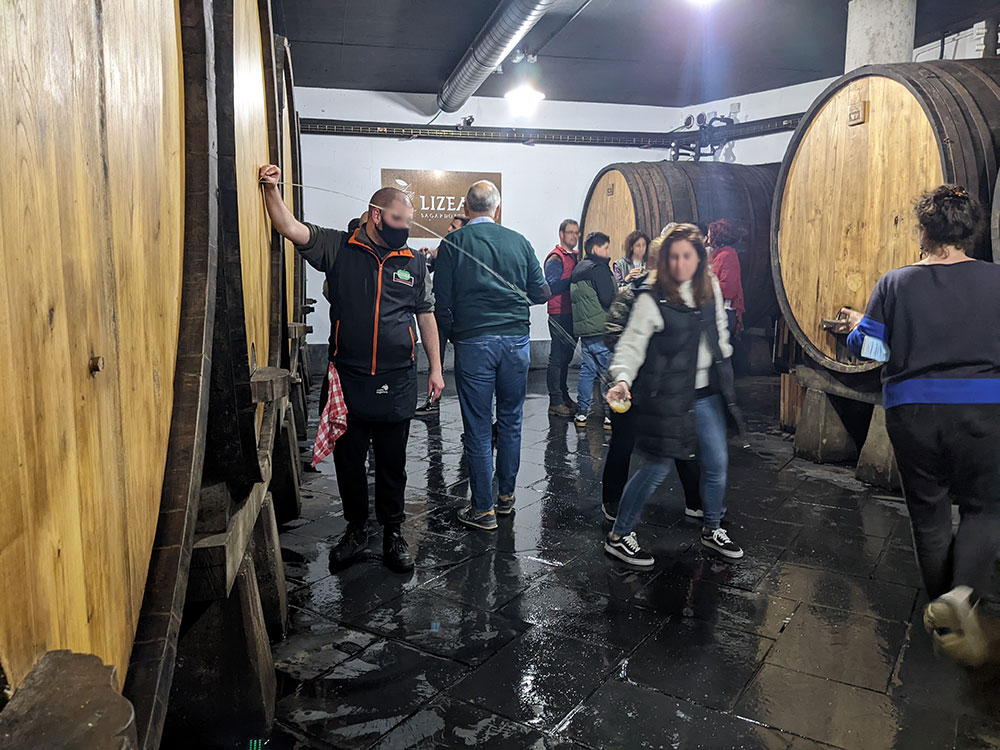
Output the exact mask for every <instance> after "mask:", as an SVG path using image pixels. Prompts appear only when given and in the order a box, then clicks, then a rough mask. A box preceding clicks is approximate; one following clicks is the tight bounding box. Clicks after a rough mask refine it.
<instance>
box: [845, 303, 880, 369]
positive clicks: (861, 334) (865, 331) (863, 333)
mask: <svg viewBox="0 0 1000 750" xmlns="http://www.w3.org/2000/svg"><path fill="white" fill-rule="evenodd" d="M868 336H870V337H871V338H874V339H878V341H879V343H880V344H881V346H878V345H874V344H870V345H869V350H870V351H872V350H874V351H878V352H883V351H884V352H888V351H889V347H888V346H886V343H885V342H886V341H887V340H888V338H889V332H888V329H887V328H886V327H885V323H879V322H878V321H877V320H872V319H871V318H869V317H868V316H867V315H865V316H864V317H862V318H861V322H860V323H858V327H857V328H855V329H854V330H853V331H851V333H850V334H849V335H848V337H847V348H848V349H850V350H851V351H852V352H854V356H855V357H862V356H864V355H863V354H862V350H863V349H864V347H865V338H866V337H868ZM872 347H874V349H872ZM886 359H888V356H886ZM878 361H880V362H884V361H886V360H885V359H879V360H878Z"/></svg>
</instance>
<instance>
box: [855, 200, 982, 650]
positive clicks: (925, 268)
mask: <svg viewBox="0 0 1000 750" xmlns="http://www.w3.org/2000/svg"><path fill="white" fill-rule="evenodd" d="M916 215H917V224H918V226H919V231H920V254H921V255H922V256H923V258H922V260H920V261H919V262H917V263H914V264H913V265H911V266H905V267H904V268H897V269H895V270H893V271H889V272H888V273H887V274H885V275H884V276H883V277H882V278H881V279H879V281H878V283H877V284H876V285H875V291H873V292H872V295H871V299H870V300H869V302H868V308H867V309H866V311H865V314H864V315H861V314H860V313H858V312H856V311H854V310H849V309H847V308H845V309H844V310H842V311H841V314H842V316H843V317H846V318H847V319H848V321H849V324H850V328H851V333H850V335H849V336H848V339H847V344H848V346H849V347H850V349H851V350H852V351H853V352H854V353H855V354H856V355H857V356H859V357H864V358H866V359H871V360H875V361H878V362H884V363H885V366H884V367H883V368H882V389H883V391H882V403H883V406H884V407H885V410H886V412H885V419H886V427H887V428H888V432H889V439H890V441H891V442H892V447H893V451H894V452H895V454H896V463H897V464H898V466H899V475H900V480H901V482H902V485H903V495H904V497H905V499H906V506H907V508H908V509H909V512H910V524H911V527H912V531H913V545H914V548H915V549H916V554H917V562H918V563H919V565H920V572H921V574H922V576H923V579H924V586H926V588H927V593H928V595H929V596H930V597H931V598H932V600H933V601H931V603H930V604H928V605H927V607H926V608H925V610H924V625H925V627H926V628H927V630H928V632H929V633H931V636H932V638H933V639H934V641H935V643H936V644H937V645H938V647H939V648H940V649H941V650H943V651H944V652H945V653H947V654H948V655H949V656H951V657H952V658H954V659H956V660H957V661H960V662H963V663H965V664H968V665H973V666H975V665H979V664H983V663H984V662H986V661H988V660H1000V334H998V331H1000V328H998V325H997V324H998V321H1000V266H997V265H995V264H993V263H988V262H985V261H980V260H975V259H974V258H970V257H969V255H968V253H969V251H971V250H972V249H973V248H974V247H975V246H976V244H977V242H978V240H979V238H980V236H981V235H982V232H983V228H984V225H985V219H986V216H985V212H984V211H983V208H982V206H981V205H980V204H979V202H978V201H977V200H976V199H975V198H973V197H972V196H971V195H969V192H968V191H967V190H966V189H965V188H963V187H958V186H955V185H942V186H941V187H939V188H937V189H935V190H932V191H930V192H928V193H926V194H925V195H924V196H923V197H922V198H921V199H920V201H919V203H918V204H917V207H916ZM952 502H955V503H957V504H958V508H959V514H960V517H961V521H960V522H959V525H958V530H957V533H955V532H953V529H952V509H951V506H952Z"/></svg>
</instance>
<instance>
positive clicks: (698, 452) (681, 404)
mask: <svg viewBox="0 0 1000 750" xmlns="http://www.w3.org/2000/svg"><path fill="white" fill-rule="evenodd" d="M731 355H732V347H731V346H730V345H729V331H728V324H727V320H726V314H725V309H724V307H723V302H722V292H721V290H720V289H719V283H718V281H717V280H716V279H715V277H714V276H713V275H712V273H711V271H710V270H709V267H708V253H707V251H706V249H705V241H704V239H703V238H702V236H701V232H700V231H698V228H697V227H696V226H694V225H691V224H679V225H678V226H676V227H674V228H673V229H672V230H671V231H670V232H669V233H668V234H667V235H666V237H665V238H664V240H663V246H662V247H661V249H660V253H659V258H658V259H657V264H656V281H655V283H654V284H653V286H652V287H651V289H649V290H648V291H644V292H643V293H640V294H639V295H638V297H637V298H636V301H635V305H634V307H633V308H632V314H631V316H630V317H629V321H628V326H627V327H626V328H625V331H624V332H623V333H622V336H621V339H620V340H619V341H618V346H617V347H616V348H615V355H614V359H613V361H612V363H611V368H610V372H611V380H612V382H614V383H615V386H614V387H613V388H611V390H610V391H608V396H607V399H608V402H609V403H610V404H612V405H614V404H615V403H616V402H629V401H631V400H632V398H633V391H634V398H635V404H634V406H633V407H632V408H633V409H634V410H635V411H636V415H635V423H634V424H635V435H636V438H635V447H636V452H637V453H638V454H639V455H640V458H641V459H642V465H641V466H640V468H639V469H638V471H636V473H635V474H633V475H632V477H631V479H629V480H628V484H626V485H625V491H624V493H623V494H622V499H621V503H620V505H619V508H618V514H617V518H616V519H615V524H614V528H612V530H611V532H610V533H608V535H607V537H606V539H605V542H604V549H605V551H606V552H607V553H608V554H610V555H613V556H614V557H617V558H618V559H619V560H622V561H623V562H625V563H628V564H629V565H634V566H638V567H648V566H651V565H652V564H653V557H652V555H650V554H649V553H648V552H646V551H644V550H643V549H642V548H641V546H640V545H639V542H638V540H637V539H636V535H635V526H636V524H637V523H638V521H639V517H640V516H641V514H642V508H643V506H644V505H645V503H646V500H648V499H649V496H650V495H652V494H653V492H654V491H655V490H656V488H657V487H659V486H660V485H661V484H662V483H663V480H664V479H666V478H667V476H669V474H670V471H671V469H672V468H673V466H674V459H678V458H679V459H693V458H696V457H697V458H698V460H699V463H700V465H701V500H702V506H703V509H704V522H703V525H702V531H701V543H702V544H703V545H704V546H706V547H709V548H710V549H713V550H715V551H717V552H719V553H720V554H722V555H724V556H725V557H729V558H733V559H736V558H740V557H742V556H743V550H742V549H740V547H739V545H737V544H736V543H735V542H733V541H732V540H731V539H730V538H729V535H728V534H727V533H726V531H725V530H724V529H723V528H722V527H721V523H722V517H723V516H724V515H725V512H726V509H725V495H726V474H727V471H728V465H729V455H728V449H727V446H726V426H727V418H728V421H730V422H731V423H733V424H735V426H736V427H737V429H738V430H739V431H740V432H741V434H742V431H743V428H742V418H741V416H740V414H739V410H738V409H737V408H736V404H735V393H734V389H733V371H732V367H731V365H730V362H729V357H730V356H731Z"/></svg>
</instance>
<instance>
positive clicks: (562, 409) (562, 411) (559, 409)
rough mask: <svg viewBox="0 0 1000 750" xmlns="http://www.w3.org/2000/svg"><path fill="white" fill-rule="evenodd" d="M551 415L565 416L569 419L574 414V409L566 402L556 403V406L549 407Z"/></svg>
mask: <svg viewBox="0 0 1000 750" xmlns="http://www.w3.org/2000/svg"><path fill="white" fill-rule="evenodd" d="M549 416H550V417H563V418H565V419H569V418H570V417H572V416H573V409H571V408H570V407H569V406H567V405H566V404H556V405H555V406H550V407H549Z"/></svg>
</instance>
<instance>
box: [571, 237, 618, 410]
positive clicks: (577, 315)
mask: <svg viewBox="0 0 1000 750" xmlns="http://www.w3.org/2000/svg"><path fill="white" fill-rule="evenodd" d="M610 248H611V238H610V237H608V235H606V234H604V233H603V232H591V233H590V234H588V235H587V239H586V241H584V243H583V249H584V253H585V256H584V258H583V260H581V261H580V262H579V263H577V264H576V267H575V268H574V269H573V275H572V276H571V277H570V286H569V289H570V300H571V302H572V307H573V335H574V336H577V337H579V339H580V353H581V355H582V363H581V366H580V378H579V381H578V383H577V389H576V403H577V412H576V420H575V422H576V426H577V427H586V426H587V413H588V412H589V411H590V398H591V394H592V393H593V392H594V381H595V380H596V381H599V382H600V384H601V387H600V391H601V395H602V396H603V394H604V392H605V391H606V390H607V386H606V385H605V382H606V381H607V378H608V363H609V361H610V360H611V351H610V350H609V349H608V347H607V346H605V345H604V327H605V325H606V324H607V322H608V308H610V307H611V303H612V302H613V301H614V299H615V290H616V284H615V277H614V276H613V275H612V274H611V266H610V263H611V250H610ZM595 407H596V408H595V409H594V411H595V412H596V413H597V415H598V416H599V417H602V418H603V420H604V427H605V428H606V429H609V430H610V429H611V420H610V419H608V417H607V415H606V414H605V413H604V404H603V403H598V404H596V405H595Z"/></svg>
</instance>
